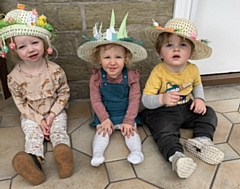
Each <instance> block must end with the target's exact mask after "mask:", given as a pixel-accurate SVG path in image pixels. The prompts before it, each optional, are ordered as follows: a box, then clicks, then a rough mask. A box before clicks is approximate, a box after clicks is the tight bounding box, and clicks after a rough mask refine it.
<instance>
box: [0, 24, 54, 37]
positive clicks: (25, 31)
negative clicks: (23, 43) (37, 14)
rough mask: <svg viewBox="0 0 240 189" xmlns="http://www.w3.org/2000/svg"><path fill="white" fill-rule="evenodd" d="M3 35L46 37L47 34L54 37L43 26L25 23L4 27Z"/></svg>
mask: <svg viewBox="0 0 240 189" xmlns="http://www.w3.org/2000/svg"><path fill="white" fill-rule="evenodd" d="M1 35H2V36H3V37H4V39H8V38H10V37H14V36H21V35H31V36H35V37H40V38H42V39H46V36H48V37H49V39H51V38H52V34H51V33H50V32H49V31H48V30H46V29H44V28H42V27H38V26H28V25H23V24H14V25H10V26H7V27H5V28H2V29H1Z"/></svg>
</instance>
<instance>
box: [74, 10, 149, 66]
mask: <svg viewBox="0 0 240 189" xmlns="http://www.w3.org/2000/svg"><path fill="white" fill-rule="evenodd" d="M127 16H128V14H126V15H125V17H124V19H123V21H122V23H121V26H120V28H119V31H115V29H114V24H115V16H114V10H112V14H111V21H110V26H109V29H107V30H106V32H105V33H101V29H102V24H101V25H100V27H99V30H98V28H97V27H98V23H96V24H95V26H94V28H93V37H92V38H91V39H88V38H87V37H86V36H83V38H84V39H85V40H86V42H85V43H83V44H82V45H80V47H79V48H78V50H77V54H78V56H79V57H80V58H81V59H83V60H84V61H86V62H90V63H94V62H93V61H94V58H93V57H92V53H93V52H94V49H95V48H96V47H98V46H100V45H107V44H118V45H121V46H123V47H125V48H127V49H128V50H129V51H130V52H131V54H132V62H139V61H141V60H144V59H146V58H147V51H146V50H145V49H144V48H143V47H142V46H141V44H142V42H140V43H137V42H136V41H135V40H134V38H132V37H128V35H127V31H126V20H127Z"/></svg>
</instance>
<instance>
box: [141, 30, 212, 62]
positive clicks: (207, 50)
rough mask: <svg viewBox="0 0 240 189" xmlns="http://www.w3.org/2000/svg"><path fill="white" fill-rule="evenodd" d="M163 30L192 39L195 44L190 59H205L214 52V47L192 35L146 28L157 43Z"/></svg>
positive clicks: (151, 38) (148, 35)
mask: <svg viewBox="0 0 240 189" xmlns="http://www.w3.org/2000/svg"><path fill="white" fill-rule="evenodd" d="M163 32H167V33H172V34H175V35H179V36H181V37H183V38H186V39H189V40H190V41H192V43H193V44H194V46H195V49H194V51H193V52H192V55H191V56H190V58H189V59H190V60H200V59H204V58H208V57H210V56H211V54H212V48H211V47H209V46H207V45H205V44H204V43H202V42H200V41H198V40H195V39H192V38H190V37H186V36H184V35H181V34H180V33H176V32H171V31H166V30H160V29H156V28H147V29H145V34H146V36H147V37H148V38H149V39H150V40H151V41H152V42H153V43H154V44H155V43H156V41H157V38H158V36H159V35H160V34H161V33H163Z"/></svg>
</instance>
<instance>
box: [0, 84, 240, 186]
mask: <svg viewBox="0 0 240 189" xmlns="http://www.w3.org/2000/svg"><path fill="white" fill-rule="evenodd" d="M205 97H206V102H207V104H208V105H210V106H212V107H213V108H214V109H215V110H216V112H217V116H218V120H219V123H218V127H217V130H216V132H215V136H214V142H215V143H216V144H217V146H218V147H219V148H220V149H221V150H222V151H223V152H224V153H225V159H224V161H223V162H222V163H221V164H220V165H208V164H206V163H204V162H202V161H201V160H199V159H197V158H195V157H193V156H191V155H190V154H189V153H188V152H186V154H187V155H188V156H190V157H192V158H193V159H194V160H195V161H196V163H197V165H198V167H197V169H196V171H195V172H194V173H193V175H192V176H191V177H190V178H188V179H180V178H178V176H177V175H176V173H175V172H173V171H172V170H171V164H170V163H169V162H167V161H165V160H164V159H163V157H162V156H161V155H160V153H159V151H158V148H157V146H156V144H155V143H154V141H153V138H152V136H151V135H150V133H149V130H148V128H147V127H146V126H143V127H139V133H140V136H141V139H142V144H143V145H142V147H143V153H144V155H145V160H144V161H143V163H141V164H139V165H132V164H130V163H128V161H127V160H126V157H127V155H128V153H129V152H128V149H127V148H126V146H125V143H124V139H123V137H122V136H121V133H120V132H119V131H116V132H115V133H114V134H113V135H112V137H111V141H110V145H109V146H108V148H107V150H106V152H105V158H106V162H105V163H104V164H103V165H101V166H99V167H97V168H96V167H92V166H91V165H90V160H91V156H92V150H91V143H92V138H93V136H94V133H95V129H94V128H92V127H90V126H88V124H89V122H90V121H91V119H92V117H91V116H92V111H91V106H90V103H89V102H86V101H82V102H70V106H69V110H68V118H69V122H68V132H69V135H70V137H71V143H72V148H73V151H74V168H75V169H74V174H73V176H72V177H70V178H67V179H59V177H58V174H57V167H56V165H55V162H54V160H53V157H52V146H51V144H50V143H48V144H46V145H45V150H46V153H45V156H46V163H45V164H44V165H43V169H44V172H45V174H46V177H47V180H46V181H45V182H44V183H43V184H41V185H38V186H35V187H34V188H36V189H41V188H44V189H45V188H50V189H55V188H56V189H68V188H69V189H93V188H94V189H103V188H106V189H131V188H135V189H154V188H165V189H176V188H177V189H179V188H182V189H188V188H189V189H192V188H199V189H208V188H211V189H234V188H240V171H239V170H240V110H239V104H240V85H228V86H214V87H205ZM19 124H20V122H19V112H18V110H17V109H16V107H15V106H14V104H13V102H12V100H11V99H9V100H6V101H4V100H2V99H0V188H1V189H25V188H33V186H31V185H30V184H29V183H28V182H26V181H25V180H24V179H23V178H22V177H20V176H19V175H17V174H16V173H15V171H14V170H13V168H12V165H11V160H12V157H13V156H14V154H15V153H17V152H18V151H20V150H23V149H24V135H23V133H22V130H21V128H20V126H19ZM181 132H182V138H181V142H182V143H183V144H184V143H185V142H186V139H187V138H191V137H192V131H191V130H182V131H181Z"/></svg>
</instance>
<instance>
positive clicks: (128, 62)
mask: <svg viewBox="0 0 240 189" xmlns="http://www.w3.org/2000/svg"><path fill="white" fill-rule="evenodd" d="M113 46H121V47H123V48H124V49H125V65H126V66H127V67H130V65H131V63H132V53H131V52H130V51H129V50H128V49H127V48H125V47H124V46H122V45H119V44H115V43H110V44H104V45H99V46H97V47H96V48H95V50H94V51H93V53H92V55H91V56H92V57H93V60H94V63H98V64H99V62H100V49H101V48H104V51H106V50H107V49H110V48H112V47H113Z"/></svg>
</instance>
